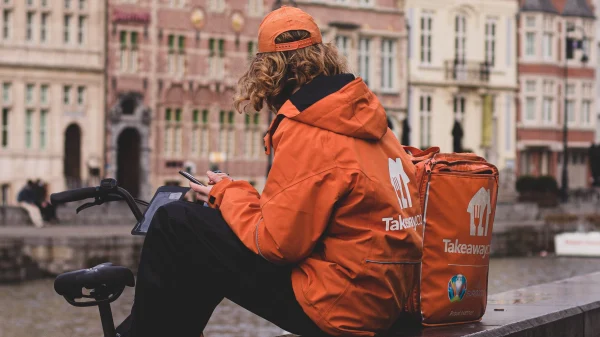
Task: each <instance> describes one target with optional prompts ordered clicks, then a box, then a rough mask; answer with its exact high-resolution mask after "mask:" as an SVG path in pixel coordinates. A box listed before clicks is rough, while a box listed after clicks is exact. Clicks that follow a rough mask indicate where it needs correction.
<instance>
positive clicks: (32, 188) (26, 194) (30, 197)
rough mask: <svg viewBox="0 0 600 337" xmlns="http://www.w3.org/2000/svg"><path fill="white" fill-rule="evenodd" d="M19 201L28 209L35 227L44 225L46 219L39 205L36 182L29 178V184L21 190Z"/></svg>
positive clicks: (18, 196) (20, 204)
mask: <svg viewBox="0 0 600 337" xmlns="http://www.w3.org/2000/svg"><path fill="white" fill-rule="evenodd" d="M17 202H18V203H19V206H21V207H22V208H23V209H25V211H27V214H29V218H30V219H31V222H32V223H33V225H34V226H35V227H37V228H42V227H44V220H43V218H42V214H41V211H40V209H39V207H38V199H37V189H36V184H35V183H34V182H33V181H31V180H28V181H27V184H26V185H25V186H23V188H22V189H21V190H20V191H19V194H18V195H17Z"/></svg>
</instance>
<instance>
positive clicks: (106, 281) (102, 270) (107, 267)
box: [54, 263, 135, 299]
mask: <svg viewBox="0 0 600 337" xmlns="http://www.w3.org/2000/svg"><path fill="white" fill-rule="evenodd" d="M125 286H129V287H133V286H135V279H134V278H133V273H132V272H131V270H129V269H128V268H125V267H120V266H113V265H112V263H102V264H99V265H97V266H95V267H92V268H89V269H81V270H76V271H72V272H68V273H64V274H61V275H59V276H58V277H57V278H56V280H55V281H54V290H55V291H56V292H57V293H58V294H59V295H61V296H64V297H67V298H70V299H75V298H83V297H89V296H86V295H84V294H83V292H82V289H83V288H86V289H95V290H97V289H100V288H104V289H106V290H108V291H115V292H118V291H122V290H123V288H125Z"/></svg>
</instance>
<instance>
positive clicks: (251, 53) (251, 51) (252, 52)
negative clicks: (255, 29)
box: [248, 41, 258, 60]
mask: <svg viewBox="0 0 600 337" xmlns="http://www.w3.org/2000/svg"><path fill="white" fill-rule="evenodd" d="M256 53H258V43H256V42H254V41H248V60H252V59H254V57H255V56H256Z"/></svg>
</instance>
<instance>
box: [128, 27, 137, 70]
mask: <svg viewBox="0 0 600 337" xmlns="http://www.w3.org/2000/svg"><path fill="white" fill-rule="evenodd" d="M130 37H131V50H130V53H129V69H130V71H131V72H132V73H134V72H136V71H137V69H138V32H131V36H130Z"/></svg>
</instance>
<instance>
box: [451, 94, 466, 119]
mask: <svg viewBox="0 0 600 337" xmlns="http://www.w3.org/2000/svg"><path fill="white" fill-rule="evenodd" d="M466 104H467V102H466V100H465V98H464V97H463V96H454V118H455V119H457V120H458V121H462V120H463V118H464V115H465V106H466Z"/></svg>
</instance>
